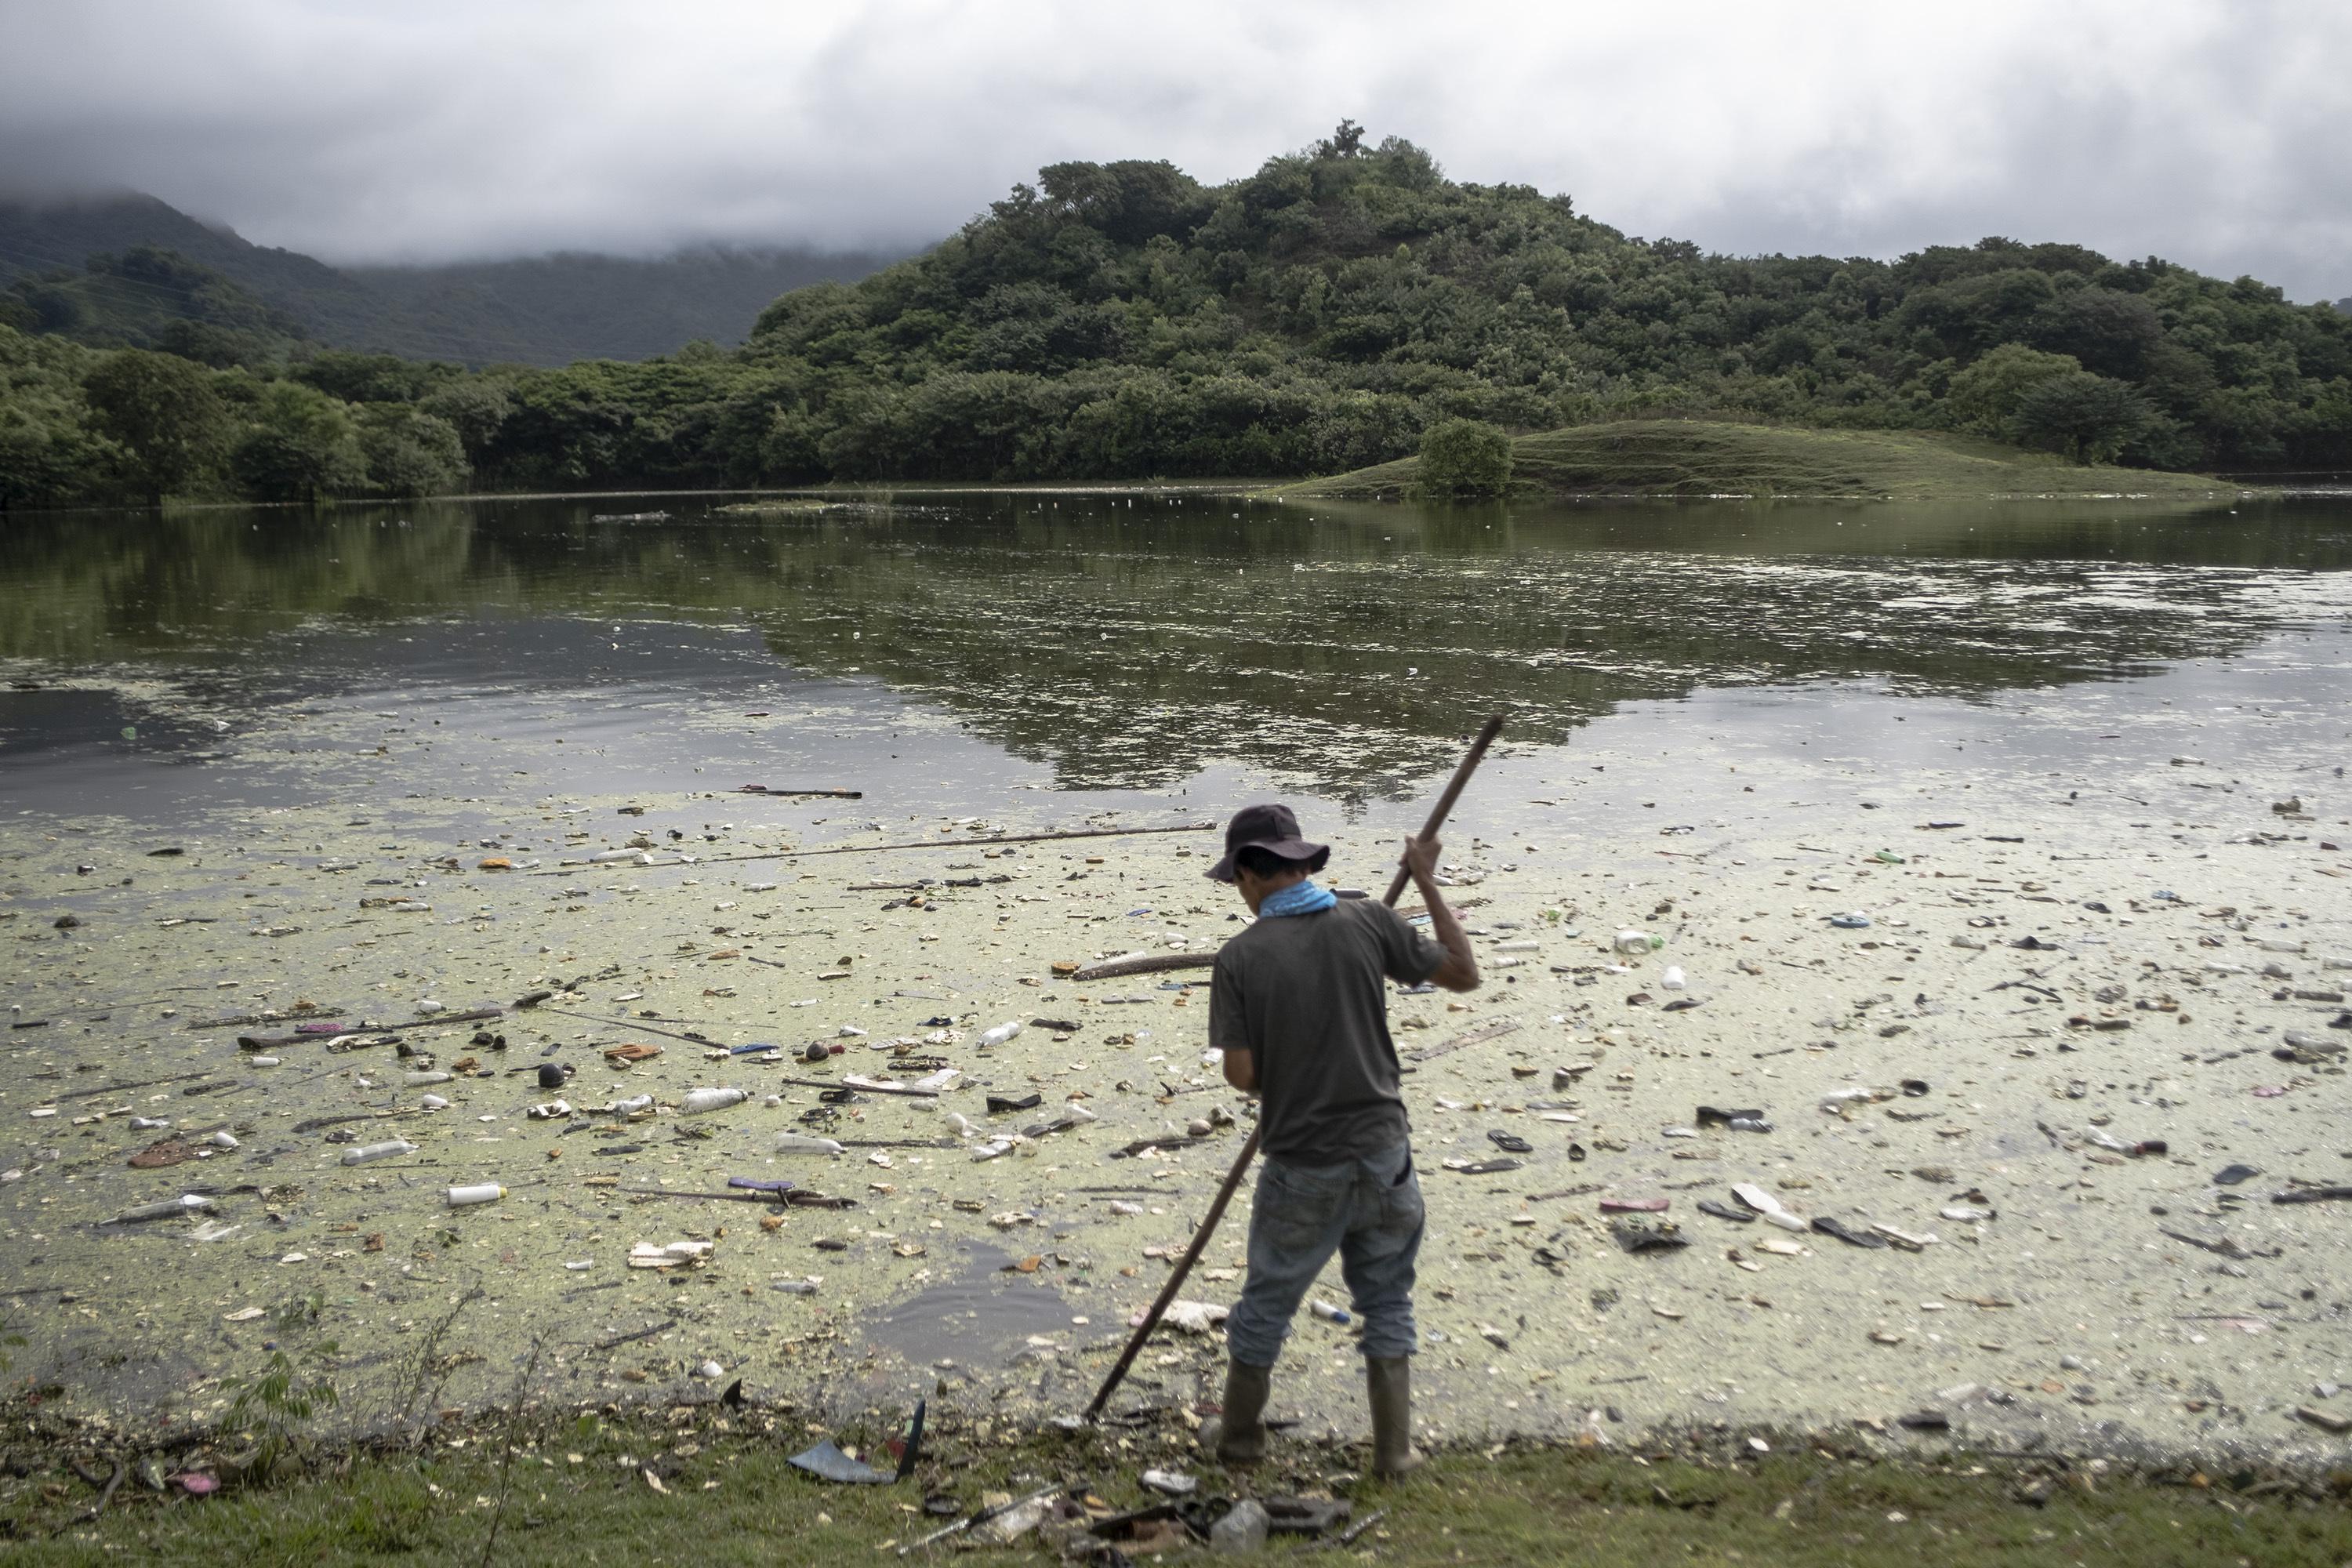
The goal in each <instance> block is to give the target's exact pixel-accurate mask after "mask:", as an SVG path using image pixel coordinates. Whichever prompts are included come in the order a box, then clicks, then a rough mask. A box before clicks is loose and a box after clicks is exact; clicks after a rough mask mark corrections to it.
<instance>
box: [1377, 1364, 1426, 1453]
mask: <svg viewBox="0 0 2352 1568" xmlns="http://www.w3.org/2000/svg"><path fill="white" fill-rule="evenodd" d="M1364 1388H1365V1391H1366V1393H1367V1394H1370V1397H1371V1405H1372V1474H1374V1475H1376V1476H1379V1477H1381V1479H1385V1480H1394V1479H1396V1478H1398V1477H1400V1476H1406V1475H1411V1474H1412V1472H1413V1471H1415V1470H1417V1469H1419V1468H1421V1462H1422V1461H1421V1456H1420V1455H1419V1454H1418V1453H1416V1452H1414V1450H1413V1446H1412V1357H1411V1356H1390V1357H1387V1358H1385V1359H1383V1358H1381V1357H1377V1356H1366V1357H1365V1358H1364Z"/></svg>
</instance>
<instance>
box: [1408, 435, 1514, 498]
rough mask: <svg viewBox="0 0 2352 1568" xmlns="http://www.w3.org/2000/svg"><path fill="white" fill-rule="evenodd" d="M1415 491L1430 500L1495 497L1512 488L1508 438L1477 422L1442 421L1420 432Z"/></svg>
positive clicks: (1414, 472)
mask: <svg viewBox="0 0 2352 1568" xmlns="http://www.w3.org/2000/svg"><path fill="white" fill-rule="evenodd" d="M1413 479H1414V481H1415V488H1416V489H1419V490H1420V491H1421V493H1423V495H1429V496H1498V495H1503V494H1505V493H1507V491H1508V490H1509V489H1510V488H1511V437H1510V432H1508V431H1507V430H1505V429H1503V428H1502V427H1501V426H1496V425H1488V424H1486V423H1484V422H1483V421H1480V420H1476V419H1441V420H1439V421H1438V422H1437V423H1436V424H1434V425H1432V426H1430V427H1429V428H1428V429H1427V430H1425V431H1423V432H1422V437H1421V460H1420V464H1419V466H1418V467H1417V468H1415V469H1414V471H1413Z"/></svg>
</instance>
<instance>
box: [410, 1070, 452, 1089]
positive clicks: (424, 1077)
mask: <svg viewBox="0 0 2352 1568" xmlns="http://www.w3.org/2000/svg"><path fill="white" fill-rule="evenodd" d="M451 1076H452V1075H450V1074H448V1073H446V1072H412V1073H403V1074H402V1075H401V1078H400V1081H401V1082H403V1083H404V1084H406V1085H408V1087H409V1088H411V1089H421V1088H423V1087H424V1086H425V1085H426V1084H428V1083H447V1082H448V1081H449V1079H450V1077H451Z"/></svg>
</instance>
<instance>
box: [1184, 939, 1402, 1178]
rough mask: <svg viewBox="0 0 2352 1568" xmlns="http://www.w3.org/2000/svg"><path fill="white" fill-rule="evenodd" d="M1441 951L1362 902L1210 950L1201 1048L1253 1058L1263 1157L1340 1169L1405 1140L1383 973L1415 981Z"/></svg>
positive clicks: (1392, 978)
mask: <svg viewBox="0 0 2352 1568" xmlns="http://www.w3.org/2000/svg"><path fill="white" fill-rule="evenodd" d="M1444 959H1445V950H1444V948H1442V947H1440V946H1438V945H1437V944H1436V943H1435V942H1432V941H1430V940H1429V938H1427V937H1425V936H1423V935H1422V934H1421V932H1419V931H1415V930H1414V929H1413V928H1412V926H1411V925H1410V924H1408V923H1407V922H1406V921H1405V919H1404V917H1403V916H1402V915H1400V914H1398V913H1397V912H1396V910H1392V909H1391V908H1389V906H1388V905H1386V904H1383V903H1377V902H1375V901H1373V900H1370V899H1342V900H1340V901H1339V903H1337V904H1335V905H1333V906H1332V907H1331V908H1330V909H1328V910H1324V911H1323V912H1321V913H1320V914H1312V915H1282V916H1278V917H1276V918H1275V919H1272V920H1261V921H1257V922H1256V923H1255V925H1252V926H1251V927H1250V928H1249V929H1248V930H1246V931H1242V932H1241V933H1239V934H1238V935H1236V936H1234V938H1233V939H1232V940H1231V941H1229V942H1226V943H1225V945H1224V948H1223V951H1222V952H1219V953H1218V954H1217V968H1216V975H1215V980H1214V982H1213V986H1212V989H1211V992H1210V1001H1209V1044H1211V1045H1212V1046H1214V1047H1217V1048H1219V1049H1220V1050H1228V1051H1231V1050H1244V1051H1248V1052H1250V1053H1251V1054H1252V1055H1253V1056H1254V1057H1255V1060H1256V1066H1257V1082H1258V1094H1259V1096H1260V1099H1261V1104H1260V1105H1259V1108H1258V1127H1259V1130H1260V1131H1261V1133H1262V1134H1263V1138H1264V1144H1263V1146H1264V1148H1265V1152H1266V1153H1267V1155H1268V1156H1269V1157H1271V1158H1274V1159H1276V1160H1282V1161H1286V1162H1287V1163H1291V1164H1297V1165H1336V1164H1339V1163H1341V1162H1343V1161H1347V1160H1355V1159H1360V1158H1363V1157H1364V1156H1366V1155H1370V1154H1377V1153H1379V1152H1381V1151H1382V1150H1386V1149H1393V1148H1395V1147H1396V1146H1397V1145H1398V1144H1400V1143H1402V1142H1404V1141H1405V1134H1406V1133H1407V1132H1408V1131H1411V1125H1410V1123H1408V1122H1407V1121H1406V1120H1405V1114H1404V1098H1403V1096H1402V1094H1401V1093H1400V1092H1399V1091H1398V1068H1397V1054H1396V1046H1395V1044H1394V1043H1393V1042H1392V1041H1391V1040H1390V1038H1389V1017H1388V999H1387V998H1386V997H1385V996H1384V995H1382V994H1381V977H1382V976H1383V975H1385V976H1387V977H1388V978H1389V979H1391V980H1394V981H1397V982H1399V983H1400V984H1406V985H1418V984H1421V983H1422V982H1423V981H1424V980H1426V979H1428V978H1429V977H1430V976H1431V975H1432V974H1433V973H1436V970H1437V966H1438V965H1439V964H1440V963H1443V962H1444Z"/></svg>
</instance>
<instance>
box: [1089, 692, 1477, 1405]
mask: <svg viewBox="0 0 2352 1568" xmlns="http://www.w3.org/2000/svg"><path fill="white" fill-rule="evenodd" d="M1502 729H1503V716H1502V715H1501V714H1500V713H1497V714H1496V715H1495V716H1494V717H1492V718H1490V719H1488V720H1487V721H1486V723H1485V724H1484V725H1482V726H1480V728H1479V731H1478V738H1477V739H1476V740H1475V741H1473V742H1470V750H1469V752H1468V753H1467V754H1466V755H1465V756H1464V757H1463V759H1462V762H1461V764H1460V765H1459V766H1458V767H1456V768H1455V769H1454V776H1453V777H1452V778H1451V779H1448V780H1447V781H1446V784H1445V793H1444V794H1443V795H1439V796H1438V797H1437V804H1436V805H1434V806H1432V807H1431V808H1430V813H1429V819H1428V820H1427V821H1426V822H1423V824H1422V825H1421V834H1420V837H1423V838H1434V837H1437V832H1438V829H1440V828H1442V827H1444V826H1445V819H1446V818H1447V817H1448V816H1452V815H1453V812H1454V802H1455V801H1457V800H1460V799H1461V798H1462V790H1463V786H1464V785H1465V784H1468V783H1469V782H1470V775H1471V774H1472V773H1475V772H1477V771H1478V764H1479V763H1481V762H1484V761H1485V760H1486V748H1487V747H1488V746H1491V745H1493V744H1494V743H1495V737H1496V735H1498V734H1500V733H1501V732H1502ZM1411 880H1412V873H1410V872H1408V871H1407V870H1405V869H1404V868H1402V866H1400V867H1399V868H1397V874H1396V880H1395V881H1393V882H1391V883H1390V884H1389V890H1388V891H1387V892H1386V893H1384V894H1382V895H1381V902H1382V903H1384V904H1389V905H1391V906H1393V905H1394V904H1395V903H1396V901H1397V900H1398V898H1399V897H1401V896H1402V894H1403V892H1404V889H1405V884H1406V883H1408V882H1409V881H1411ZM1262 1127H1263V1123H1262V1122H1261V1125H1260V1126H1255V1127H1252V1128H1251V1129H1250V1135H1249V1136H1248V1138H1246V1139H1244V1141H1243V1142H1242V1152H1240V1153H1239V1154H1237V1155H1235V1156H1234V1168H1233V1169H1232V1170H1230V1171H1227V1172H1226V1173H1225V1181H1224V1184H1223V1186H1221V1187H1219V1188H1218V1189H1217V1195H1216V1197H1215V1198H1214V1199H1213V1200H1212V1201H1211V1203H1210V1205H1209V1212H1208V1213H1207V1214H1205V1215H1202V1217H1201V1223H1200V1225H1199V1226H1198V1227H1196V1228H1195V1229H1194V1230H1193V1232H1192V1245H1191V1246H1190V1247H1186V1248H1185V1249H1184V1256H1183V1257H1181V1258H1178V1259H1177V1260H1176V1267H1175V1268H1174V1270H1173V1271H1172V1272H1171V1273H1170V1274H1169V1276H1168V1283H1167V1284H1165V1285H1163V1286H1161V1287H1160V1299H1159V1300H1156V1301H1154V1302H1152V1303H1151V1310H1150V1311H1148V1312H1146V1313H1144V1314H1143V1321H1142V1322H1141V1323H1140V1324H1139V1326H1138V1327H1137V1328H1136V1331H1135V1334H1134V1337H1133V1338H1131V1339H1129V1341H1128V1342H1127V1349H1125V1350H1124V1351H1121V1352H1119V1357H1118V1362H1117V1363H1114V1364H1113V1365H1112V1367H1111V1369H1110V1375H1108V1377H1106V1378H1104V1379H1103V1381H1102V1386H1101V1387H1100V1388H1097V1390H1095V1398H1094V1403H1093V1404H1091V1405H1087V1415H1086V1418H1087V1420H1088V1421H1094V1420H1097V1419H1099V1418H1100V1417H1101V1415H1102V1412H1103V1406H1104V1405H1108V1404H1109V1403H1110V1396H1111V1394H1113V1393H1114V1392H1116V1391H1117V1389H1118V1385H1119V1384H1120V1382H1121V1381H1122V1380H1123V1379H1124V1378H1125V1377H1126V1376H1127V1371H1128V1368H1129V1367H1131V1366H1133V1365H1134V1364H1135V1358H1136V1357H1137V1356H1139V1355H1140V1354H1141V1353H1142V1352H1143V1342H1144V1341H1146V1340H1148V1339H1150V1337H1151V1331H1152V1330H1154V1329H1156V1328H1158V1327H1159V1326H1160V1319H1161V1318H1162V1317H1163V1316H1165V1315H1166V1314H1167V1311H1168V1304H1169V1303H1170V1302H1171V1301H1173V1300H1176V1292H1177V1291H1179V1290H1181V1289H1183V1287H1184V1279H1185V1277H1186V1276H1187V1275H1189V1274H1191V1273H1192V1265H1194V1264H1195V1263H1198V1262H1199V1261H1200V1260H1201V1254H1202V1250H1203V1249H1205V1248H1206V1247H1208V1245H1209V1238H1210V1237H1212V1236H1214V1235H1215V1234H1216V1232H1217V1222H1218V1221H1219V1220H1222V1219H1223V1218H1224V1217H1225V1206H1226V1205H1228V1204H1230V1203H1232V1202H1233V1201H1234V1192H1235V1190H1237V1189H1238V1188H1239V1187H1240V1186H1241V1184H1242V1176H1243V1174H1244V1173H1245V1172H1247V1171H1248V1170H1249V1165H1250V1162H1251V1161H1252V1160H1254V1159H1255V1158H1256V1157H1257V1143H1258V1134H1259V1132H1260V1131H1262Z"/></svg>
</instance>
